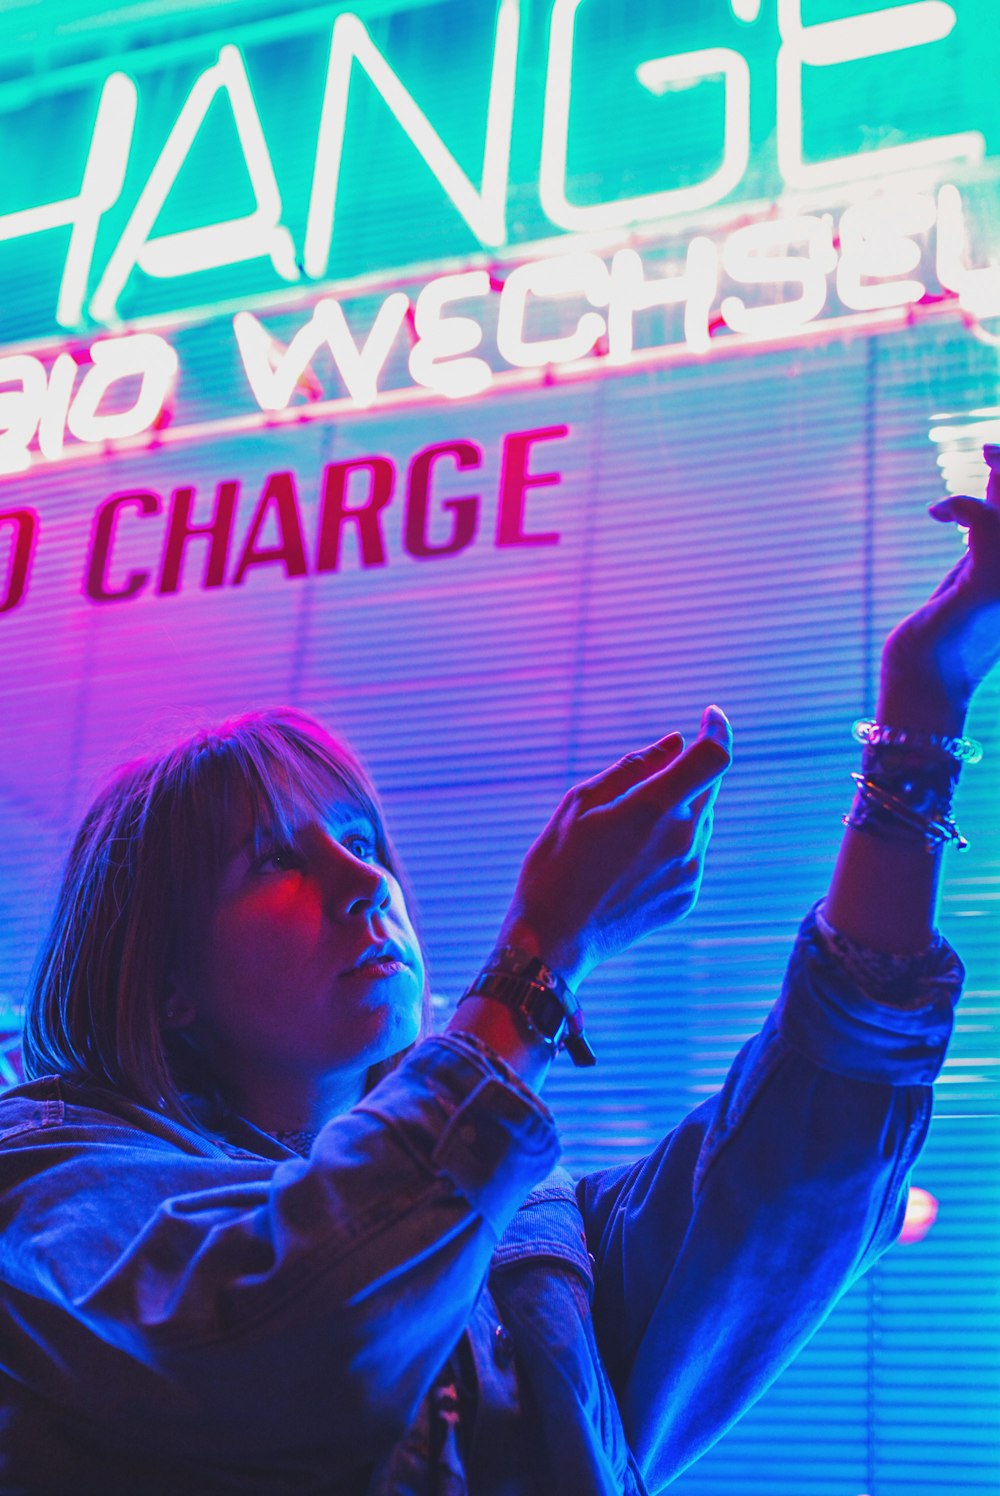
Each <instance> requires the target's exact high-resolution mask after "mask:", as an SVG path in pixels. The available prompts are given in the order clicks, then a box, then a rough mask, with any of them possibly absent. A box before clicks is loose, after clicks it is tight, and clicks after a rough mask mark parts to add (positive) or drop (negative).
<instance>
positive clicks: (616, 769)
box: [578, 732, 684, 803]
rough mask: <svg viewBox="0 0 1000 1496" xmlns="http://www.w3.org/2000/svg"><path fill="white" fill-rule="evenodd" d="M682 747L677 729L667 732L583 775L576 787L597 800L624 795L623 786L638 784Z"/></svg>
mask: <svg viewBox="0 0 1000 1496" xmlns="http://www.w3.org/2000/svg"><path fill="white" fill-rule="evenodd" d="M683 747H684V739H683V738H682V737H681V735H680V733H679V732H669V733H667V736H666V737H665V738H660V739H659V740H658V741H657V742H655V743H650V745H649V747H648V748H640V749H639V750H638V751H637V752H635V753H626V755H625V757H624V758H620V759H619V760H618V762H617V763H616V764H612V765H611V767H610V768H608V769H604V770H603V771H602V772H601V773H600V774H595V775H594V777H593V778H592V779H585V780H584V781H583V783H582V784H581V785H579V786H578V790H579V791H583V792H585V795H586V798H588V799H593V800H594V801H598V802H600V803H607V802H608V801H610V800H616V799H617V798H618V796H619V795H624V794H625V792H626V791H627V790H630V789H632V788H633V787H634V786H635V785H637V784H641V783H642V782H643V780H645V779H648V778H649V776H650V775H651V774H655V773H656V772H657V771H658V770H660V769H663V768H665V767H666V766H667V765H668V764H669V763H671V762H672V760H673V759H675V758H676V757H677V755H678V754H679V753H680V752H681V751H682V749H683Z"/></svg>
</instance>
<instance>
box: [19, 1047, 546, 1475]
mask: <svg viewBox="0 0 1000 1496" xmlns="http://www.w3.org/2000/svg"><path fill="white" fill-rule="evenodd" d="M144 1115H148V1114H144ZM155 1120H156V1119H155V1118H150V1121H151V1123H152V1124H154V1125H155ZM175 1130H176V1131H178V1132H180V1131H182V1130H181V1129H175ZM187 1137H188V1140H189V1145H190V1140H191V1139H192V1135H191V1134H187ZM558 1152H559V1145H558V1139H557V1134H556V1130H555V1126H554V1124H553V1122H552V1119H551V1117H550V1115H549V1113H548V1111H547V1110H546V1108H545V1107H544V1106H543V1105H542V1103H541V1102H540V1101H539V1100H538V1099H537V1097H535V1096H534V1095H533V1094H532V1093H531V1092H530V1091H528V1090H527V1089H526V1088H524V1087H523V1086H521V1085H520V1084H519V1083H516V1082H515V1081H514V1080H513V1079H512V1077H511V1076H510V1074H509V1073H508V1072H506V1071H505V1070H504V1068H503V1067H501V1066H500V1065H498V1064H494V1063H491V1061H490V1059H489V1057H488V1055H485V1054H484V1053H483V1052H481V1051H480V1050H478V1049H477V1048H476V1047H475V1046H474V1045H471V1044H466V1043H464V1042H463V1041H462V1040H461V1038H459V1037H456V1036H442V1037H439V1038H432V1039H427V1040H425V1041H424V1042H423V1043H422V1044H420V1045H418V1046H417V1048H416V1049H415V1050H414V1051H413V1052H412V1053H411V1054H410V1055H409V1056H407V1058H406V1059H405V1060H404V1061H403V1063H402V1064H401V1065H400V1067H399V1068H398V1069H397V1070H395V1071H394V1072H392V1073H391V1074H390V1075H388V1076H386V1077H385V1079H384V1080H382V1081H381V1082H380V1084H379V1085H378V1086H377V1087H375V1089H374V1090H373V1091H371V1092H370V1093H369V1094H368V1095H367V1096H366V1097H365V1098H364V1100H363V1101H362V1102H361V1103H360V1104H359V1106H357V1107H356V1108H355V1109H354V1110H352V1111H351V1112H349V1113H347V1114H345V1115H343V1116H341V1117H338V1118H336V1119H335V1120H334V1121H332V1122H330V1123H329V1124H328V1125H327V1126H326V1127H325V1128H324V1129H323V1130H322V1131H321V1133H320V1134H319V1136H318V1138H317V1140H316V1143H315V1145H314V1148H313V1150H312V1153H311V1155H310V1157H309V1158H308V1159H294V1160H291V1159H290V1160H288V1161H287V1162H282V1163H279V1164H277V1165H276V1164H275V1163H273V1162H269V1161H267V1160H265V1159H260V1158H250V1157H246V1158H236V1159H234V1158H230V1157H222V1156H219V1155H216V1156H213V1157H208V1156H205V1154H206V1150H205V1149H204V1148H202V1149H201V1151H200V1153H196V1152H195V1151H194V1149H193V1148H192V1147H191V1146H188V1148H187V1150H186V1151H185V1150H184V1149H183V1148H178V1147H177V1146H166V1144H165V1141H164V1139H163V1137H162V1136H161V1137H157V1136H156V1135H155V1134H153V1133H152V1131H151V1132H150V1133H148V1134H147V1133H144V1132H142V1131H137V1130H136V1129H135V1128H129V1127H124V1126H122V1125H121V1123H120V1122H119V1121H117V1120H116V1119H115V1118H114V1117H110V1118H109V1117H108V1116H107V1115H105V1116H104V1117H103V1119H101V1118H100V1117H99V1116H98V1117H97V1119H96V1120H95V1119H94V1117H93V1116H90V1117H86V1116H84V1117H81V1114H80V1111H79V1109H78V1108H77V1109H75V1110H74V1109H71V1108H70V1107H68V1106H67V1107H65V1108H60V1107H59V1106H58V1105H57V1104H56V1103H55V1102H46V1103H45V1115H43V1116H42V1117H41V1118H40V1119H39V1125H37V1126H32V1127H22V1128H19V1129H16V1130H15V1134H14V1135H13V1136H11V1137H10V1138H9V1139H8V1140H7V1144H6V1146H4V1147H3V1148H0V1201H2V1206H3V1222H4V1230H3V1232H2V1233H0V1301H2V1302H0V1309H2V1313H3V1326H4V1328H3V1341H4V1357H3V1359H4V1362H5V1366H6V1368H7V1369H8V1371H9V1372H10V1374H11V1375H13V1376H14V1377H15V1378H16V1379H17V1380H19V1381H21V1382H22V1383H23V1384H24V1385H30V1386H31V1387H32V1389H33V1391H34V1393H37V1394H38V1395H39V1396H40V1397H42V1398H44V1399H45V1400H47V1401H50V1402H52V1403H54V1404H55V1405H56V1406H59V1407H63V1408H72V1409H73V1412H74V1416H78V1417H79V1419H80V1421H81V1424H82V1425H83V1426H85V1427H86V1428H87V1429H88V1430H89V1431H92V1432H93V1431H95V1430H97V1429H99V1428H101V1427H104V1428H107V1427H109V1426H113V1427H115V1428H119V1429H122V1430H124V1429H125V1428H126V1427H127V1426H128V1425H129V1422H130V1421H131V1426H133V1427H142V1426H144V1425H145V1427H146V1429H147V1431H148V1436H149V1438H155V1437H159V1433H158V1430H159V1429H160V1428H166V1429H170V1430H172V1431H173V1436H174V1437H176V1433H177V1430H178V1428H184V1429H186V1430H187V1431H188V1434H189V1437H190V1440H191V1443H192V1450H194V1449H196V1448H197V1447H198V1441H199V1440H203V1439H206V1438H208V1439H209V1440H210V1441H211V1450H212V1451H213V1453H214V1455H215V1456H218V1454H219V1451H220V1450H225V1449H227V1448H232V1449H233V1450H234V1451H238V1454H239V1458H240V1459H241V1460H243V1459H247V1460H252V1458H253V1456H254V1453H255V1451H257V1452H258V1453H260V1454H261V1455H264V1454H266V1456H267V1457H268V1458H269V1459H273V1458H274V1456H275V1451H276V1449H277V1450H280V1449H281V1448H287V1450H288V1457H289V1459H293V1458H294V1451H295V1450H296V1449H302V1448H306V1449H315V1448H316V1447H317V1446H319V1447H322V1448H323V1449H324V1451H325V1452H326V1455H327V1458H328V1459H329V1460H330V1461H332V1462H333V1463H332V1464H331V1468H332V1469H336V1468H343V1469H345V1470H346V1469H350V1468H352V1467H353V1466H354V1465H356V1464H358V1463H361V1462H362V1461H363V1460H364V1459H365V1458H366V1457H367V1458H374V1457H375V1455H376V1454H377V1453H378V1452H379V1451H380V1450H384V1449H385V1448H386V1447H387V1445H388V1444H389V1443H391V1442H393V1441H394V1440H395V1439H396V1438H398V1437H399V1436H400V1435H401V1434H402V1432H403V1431H404V1430H405V1429H406V1428H407V1427H408V1426H409V1424H410V1422H411V1421H412V1418H413V1416H414V1414H415V1411H416V1409H417V1407H418V1406H419V1403H420V1401H421V1399H422V1398H423V1396H424V1394H425V1393H426V1390H427V1388H428V1387H429V1385H430V1383H431V1381H432V1379H433V1377H434V1375H435V1374H436V1373H437V1371H438V1370H439V1369H440V1366H441V1364H442V1363H443V1362H444V1360H445V1359H446V1357H447V1355H448V1354H449V1353H450V1351H451V1350H452V1349H453V1347H454V1345H455V1343H456V1341H457V1340H458V1338H459V1336H460V1334H461V1332H462V1330H463V1328H464V1326H465V1324H466V1323H467V1321H468V1319H469V1316H470V1314H471V1312H472V1308H473V1306H474V1304H475V1301H476V1298H477V1296H478V1294H479V1291H480V1289H481V1287H482V1284H483V1282H484V1280H485V1277H486V1274H487V1271H488V1267H489V1261H490V1256H491V1253H492V1251H493V1248H494V1245H495V1243H496V1239H497V1236H498V1234H499V1233H500V1232H501V1231H502V1230H503V1229H504V1227H505V1226H506V1224H507V1222H508V1221H509V1220H510V1219H511V1217H512V1216H513V1215H514V1213H515V1211H516V1210H517V1208H518V1206H519V1205H520V1204H521V1202H522V1200H523V1199H524V1197H525V1195H526V1194H527V1192H528V1191H529V1190H530V1189H531V1188H532V1187H533V1186H534V1185H535V1184H537V1183H538V1182H539V1181H540V1180H541V1179H543V1178H544V1177H545V1176H546V1175H547V1174H548V1173H549V1172H550V1170H551V1168H552V1167H553V1165H554V1163H555V1162H556V1159H557V1157H558ZM126 1410H127V1411H126ZM161 1414H162V1415H164V1416H162V1417H160V1416H159V1415H161ZM123 1436H124V1435H123ZM290 1468H291V1467H290Z"/></svg>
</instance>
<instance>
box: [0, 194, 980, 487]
mask: <svg viewBox="0 0 1000 1496" xmlns="http://www.w3.org/2000/svg"><path fill="white" fill-rule="evenodd" d="M966 237H967V236H966V229H965V222H964V216H963V209H962V199H961V195H960V194H959V192H958V191H957V189H956V188H955V187H953V186H952V185H951V184H946V185H945V186H943V187H942V188H941V189H940V192H939V193H938V195H937V197H936V198H935V197H933V196H931V195H930V194H927V193H917V192H912V193H906V194H898V193H897V194H879V195H874V196H872V197H870V198H868V199H866V200H862V201H860V202H855V203H852V204H851V205H850V206H848V207H847V208H846V209H845V210H844V212H843V213H842V214H841V215H840V217H839V219H835V218H834V217H833V215H832V214H828V213H827V214H802V213H800V214H795V215H793V216H791V217H789V218H785V219H765V220H762V221H760V222H756V223H747V224H743V225H741V226H740V227H739V228H737V229H735V230H733V232H732V233H730V234H728V235H727V236H725V237H724V238H722V239H721V240H720V241H719V242H716V241H715V240H714V239H712V238H710V237H708V236H706V235H696V236H694V237H693V238H692V239H691V240H690V241H689V242H688V243H687V245H686V247H684V250H683V259H681V258H680V257H679V256H678V254H677V253H676V248H675V253H674V255H673V256H672V258H671V260H670V262H669V263H668V264H667V265H666V266H665V265H664V263H663V251H662V249H660V248H659V247H658V246H656V245H655V244H646V245H644V246H643V248H642V249H641V250H640V249H637V248H633V247H631V246H628V245H626V246H623V247H621V248H619V249H617V250H616V251H614V252H613V253H604V254H598V253H596V252H594V251H585V250H573V251H571V252H569V253H566V254H555V255H550V256H546V257H543V258H540V259H536V260H529V261H527V262H526V263H524V264H521V265H517V266H515V267H514V268H513V269H511V271H510V272H509V274H507V276H506V278H504V279H501V278H500V276H499V275H498V274H493V275H491V274H490V273H489V272H487V271H486V270H465V271H460V272H457V273H455V274H450V275H441V276H436V277H434V278H433V279H431V280H429V281H427V282H426V283H425V284H423V285H420V286H415V287H413V288H411V292H410V294H407V293H406V292H404V291H403V290H401V289H398V288H396V289H392V290H388V291H387V292H386V294H385V295H384V296H382V297H381V298H380V299H379V298H378V297H377V296H373V293H372V291H371V289H370V288H366V291H365V297H364V301H365V304H366V306H367V307H368V308H369V310H368V311H367V312H366V318H367V320H366V321H364V323H362V320H361V319H360V318H359V316H358V313H357V310H356V307H355V305H354V303H356V302H357V300H358V298H357V295H356V294H355V295H353V296H352V295H351V294H350V290H348V294H347V295H343V296H341V297H339V298H338V297H336V296H332V295H324V296H320V297H319V298H318V299H317V300H316V302H315V304H314V305H313V307H312V308H311V310H310V309H309V308H305V309H304V310H303V312H302V313H301V320H299V321H298V325H296V326H295V327H294V331H293V333H292V336H291V338H290V340H289V341H288V343H287V345H286V344H284V343H282V342H281V341H280V340H279V338H278V337H277V336H276V335H275V332H274V331H273V326H272V325H268V323H266V322H264V321H262V320H261V319H260V318H259V317H258V316H257V315H256V314H255V313H253V312H249V311H242V312H238V313H237V314H236V316H235V317H234V318H233V319H232V324H231V335H232V337H233V338H234V341H235V344H236V349H237V350H238V355H239V361H240V363H241V365H242V370H243V373H244V375H245V384H244V385H243V388H242V391H239V390H235V391H234V394H233V402H232V403H233V404H234V406H235V409H234V413H233V414H231V415H227V416H226V417H223V418H221V419H218V420H212V421H206V420H204V419H203V418H202V419H200V420H199V419H198V418H197V414H195V416H194V418H193V419H187V418H186V415H185V404H184V390H183V376H182V374H181V372H180V360H179V357H178V354H177V352H176V350H175V348H174V347H173V346H172V345H171V344H170V343H169V342H168V341H167V339H166V338H165V337H164V336H162V335H160V334H158V333H154V332H142V333H125V334H122V335H121V336H119V337H117V338H111V337H105V338H101V339H99V340H97V341H96V342H95V343H94V344H93V345H92V347H91V348H90V351H89V362H88V361H87V360H86V359H84V358H83V356H82V355H81V354H77V355H76V356H73V355H71V354H69V353H67V352H60V353H58V354H57V355H56V357H55V359H54V361H52V362H51V363H50V364H48V365H47V364H46V362H45V361H44V360H43V358H42V357H39V356H36V355H33V354H28V353H13V354H10V355H8V356H7V357H0V472H2V471H6V472H19V471H23V470H24V469H25V468H26V467H27V466H29V465H30V463H31V462H32V461H45V462H58V461H65V460H68V459H70V458H73V457H80V456H86V455H88V454H91V453H94V454H100V453H104V452H106V451H108V450H114V449H117V448H125V449H127V448H129V447H131V446H135V445H136V444H140V445H141V444H145V443H148V441H149V440H150V439H155V440H156V441H157V442H160V443H172V442H176V441H187V440H192V439H196V438H198V437H199V436H209V435H219V434H222V433H224V432H226V431H239V430H248V429H252V428H253V427H254V426H255V425H256V426H260V425H263V424H267V423H274V422H280V421H282V420H285V419H289V420H295V421H299V420H302V419H320V418H329V417H334V418H336V417H338V416H342V415H344V414H348V413H355V414H356V413H358V412H360V411H364V410H368V409H375V408H381V407H383V406H385V405H389V404H393V403H399V402H400V401H405V402H407V403H412V402H413V401H415V400H427V399H434V398H442V397H444V398H447V399H462V398H469V397H475V396H477V395H482V394H485V393H488V392H489V391H491V390H502V389H504V388H509V387H510V386H511V385H512V384H518V383H522V384H523V383H530V382H533V381H538V380H543V381H545V382H552V381H553V380H559V379H572V378H577V377H580V376H581V375H584V374H595V373H608V372H613V371H615V370H624V369H627V368H630V367H634V366H635V365H637V364H650V363H657V362H664V361H669V360H674V359H677V358H700V357H706V356H713V357H714V356H717V355H725V353H726V352H727V350H728V351H737V350H739V349H741V348H746V347H751V348H759V347H761V346H762V345H766V344H769V343H774V342H782V341H786V340H787V339H789V338H803V337H815V336H829V335H830V333H831V332H832V331H835V330H836V329H838V328H844V327H851V328H854V327H859V326H865V325H873V324H874V325H884V326H888V325H894V324H895V325H905V323H906V321H907V320H908V319H910V318H912V317H914V316H919V315H936V314H939V313H940V312H941V311H947V310H949V309H951V308H953V307H954V308H957V309H958V310H959V312H960V313H962V314H963V315H967V316H969V317H976V318H978V317H983V316H987V317H988V316H994V315H1000V268H998V267H995V266H992V267H991V266H984V267H971V266H970V265H969V264H968V248H967V243H966ZM373 302H374V303H375V308H374V311H373V312H372V311H371V310H370V308H371V305H372V304H373ZM345 307H346V308H347V309H346V310H345ZM349 313H350V315H349ZM289 315H290V314H288V313H285V314H284V320H285V321H288V319H289ZM540 326H541V328H542V330H541V331H540V330H539V328H540ZM202 332H203V335H208V336H212V337H215V336H217V335H218V324H217V323H214V322H213V323H209V324H208V325H207V328H206V329H203V330H202ZM187 336H188V337H189V338H191V337H193V336H194V332H193V331H191V330H189V331H188V333H187ZM178 415H179V416H180V419H177V416H178Z"/></svg>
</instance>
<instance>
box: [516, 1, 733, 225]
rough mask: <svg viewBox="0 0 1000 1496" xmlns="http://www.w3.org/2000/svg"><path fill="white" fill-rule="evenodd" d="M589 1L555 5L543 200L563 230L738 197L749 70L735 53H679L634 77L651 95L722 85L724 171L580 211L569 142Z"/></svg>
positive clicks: (719, 49) (727, 50)
mask: <svg viewBox="0 0 1000 1496" xmlns="http://www.w3.org/2000/svg"><path fill="white" fill-rule="evenodd" d="M582 3H583V0H555V4H554V6H553V7H552V24H551V27H550V29H549V67H548V76H547V78H546V80H545V119H544V122H543V124H542V163H541V170H540V171H539V176H538V192H539V196H540V198H541V202H542V207H543V208H544V210H545V212H546V214H547V215H548V217H549V218H550V219H551V220H552V222H553V223H556V224H558V225H559V227H560V228H562V229H570V230H577V229H583V230H587V229H607V228H617V227H618V226H619V225H621V224H629V223H640V222H642V221H644V220H647V219H650V218H666V217H668V216H669V215H670V214H672V213H691V212H694V211H696V210H697V209H699V208H707V207H709V206H710V205H711V204H712V203H717V202H719V201H720V199H721V198H724V197H725V196H726V193H727V192H732V190H733V188H734V187H735V186H736V185H737V184H738V182H739V181H740V179H741V177H742V176H743V173H744V172H745V171H746V167H747V160H748V158H749V155H750V69H749V68H748V67H747V64H746V59H745V58H744V57H743V56H742V54H741V53H739V52H734V51H732V50H731V49H730V48H729V47H708V48H705V49H704V50H703V51H700V52H677V53H674V54H673V55H672V56H670V57H654V58H651V59H650V60H649V61H648V62H643V63H641V64H640V65H639V67H637V68H636V77H637V78H638V80H639V82H640V83H641V84H642V86H643V87H644V88H648V89H649V91H650V93H654V94H661V93H666V92H667V91H668V90H669V89H671V88H674V87H677V86H678V85H680V86H687V85H689V84H691V83H698V82H700V81H702V80H703V79H705V78H715V77H721V78H722V81H723V85H724V87H725V90H726V113H725V131H724V138H723V146H722V165H721V166H720V167H718V169H717V170H716V171H714V172H713V173H712V175H711V176H709V177H706V178H705V180H704V181H703V182H696V183H695V184H694V185H693V186H691V187H670V188H667V189H666V190H665V191H664V192H647V193H644V194H643V195H641V196H639V197H622V198H619V199H618V200H617V201H615V202H605V203H591V204H589V205H588V206H587V207H578V206H577V205H575V204H573V203H571V202H570V201H569V199H568V198H567V196H566V146H567V139H568V136H569V108H570V95H571V93H572V88H573V31H574V28H575V25H576V13H577V11H578V10H579V8H580V6H581V4H582Z"/></svg>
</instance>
